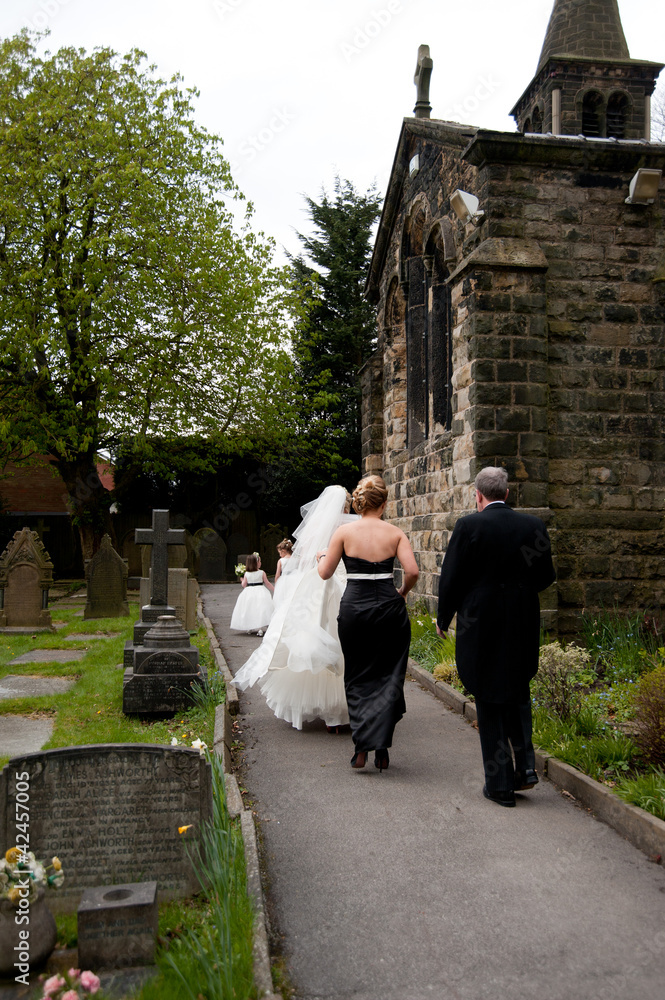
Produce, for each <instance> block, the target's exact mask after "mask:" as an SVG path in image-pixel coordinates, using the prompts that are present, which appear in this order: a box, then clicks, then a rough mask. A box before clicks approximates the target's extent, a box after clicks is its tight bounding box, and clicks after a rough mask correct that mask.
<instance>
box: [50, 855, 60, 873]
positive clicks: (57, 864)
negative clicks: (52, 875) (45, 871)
mask: <svg viewBox="0 0 665 1000" xmlns="http://www.w3.org/2000/svg"><path fill="white" fill-rule="evenodd" d="M51 864H52V865H53V867H54V868H55V870H56V871H57V872H59V871H60V870H61V868H62V861H61V860H60V858H53V860H52V861H51Z"/></svg>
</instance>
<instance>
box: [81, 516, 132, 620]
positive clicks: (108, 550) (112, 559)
mask: <svg viewBox="0 0 665 1000" xmlns="http://www.w3.org/2000/svg"><path fill="white" fill-rule="evenodd" d="M127 572H128V570H127V562H126V560H125V559H122V558H121V557H120V556H119V555H118V553H117V552H116V551H115V549H114V548H113V546H112V544H111V538H110V536H109V535H104V537H103V538H102V541H101V545H100V546H99V549H98V550H97V552H95V554H94V556H93V557H92V559H86V561H85V579H86V584H87V601H86V605H85V609H84V611H83V617H84V618H121V617H125V616H126V615H128V614H129V605H128V604H127Z"/></svg>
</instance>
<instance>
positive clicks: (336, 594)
mask: <svg viewBox="0 0 665 1000" xmlns="http://www.w3.org/2000/svg"><path fill="white" fill-rule="evenodd" d="M346 501H347V493H346V490H345V489H344V487H343V486H327V487H326V488H325V489H324V491H323V493H321V494H320V496H319V497H317V499H316V500H313V501H311V503H308V504H305V505H304V506H303V507H301V513H302V515H303V519H302V521H301V522H300V524H299V525H298V527H297V528H296V529H295V531H294V532H293V535H294V537H295V539H296V543H295V545H294V546H293V555H292V556H291V558H290V559H287V560H286V562H285V563H284V568H283V570H282V577H284V584H285V585H286V591H285V593H284V596H283V597H282V599H281V600H280V604H279V605H278V607H277V608H276V609H275V612H274V614H273V616H272V618H271V620H270V624H269V626H268V629H267V631H266V634H265V637H264V639H263V642H262V643H261V645H260V646H259V647H258V649H256V650H254V652H253V653H252V655H251V656H250V658H249V659H248V660H247V662H246V663H245V664H244V666H242V667H241V669H240V670H239V671H238V673H237V674H236V684H237V685H238V687H239V688H240V689H241V690H245V688H247V687H250V686H251V685H252V684H254V683H255V682H256V681H257V680H261V679H262V678H266V677H267V675H268V672H270V674H271V675H274V674H275V673H280V674H283V673H284V668H286V671H287V672H290V673H291V674H294V673H296V674H303V673H305V674H312V675H316V674H319V673H327V674H329V675H330V677H329V679H328V681H326V683H327V684H329V685H331V690H333V694H334V699H335V700H336V704H337V702H341V703H342V704H343V706H344V708H343V711H344V712H345V711H346V708H345V705H346V702H345V698H344V689H343V685H342V686H341V687H339V685H337V686H336V684H335V683H333V682H332V680H331V679H330V678H332V677H337V678H338V679H339V678H340V677H341V675H342V673H343V670H344V658H343V656H342V650H341V647H340V645H339V639H338V636H337V611H338V609H339V602H340V599H341V596H342V593H343V591H344V586H345V577H346V574H345V571H344V567H343V565H342V564H341V563H340V565H339V566H338V567H337V569H336V571H335V573H334V575H333V577H332V578H331V579H329V580H325V581H324V580H322V579H321V577H320V576H319V573H318V570H317V566H316V553H317V552H319V551H321V550H322V549H325V548H327V547H328V545H329V543H330V539H331V537H332V535H333V533H334V532H335V531H336V530H337V528H338V527H339V526H340V525H341V524H347V523H349V522H350V521H356V520H358V515H357V514H345V513H344V508H345V507H346ZM280 579H281V578H280ZM272 683H273V684H274V683H277V682H275V681H274V679H273V682H272ZM306 683H308V682H306V680H302V679H301V681H300V682H299V685H300V689H301V690H304V688H303V685H305V684H306ZM322 683H323V681H322ZM340 683H341V682H340ZM287 686H288V685H287ZM296 687H297V685H296ZM289 692H290V693H291V688H289ZM289 696H290V694H289ZM268 704H269V705H270V707H271V708H273V711H275V713H276V714H278V715H279V717H280V718H286V717H287V716H288V711H287V713H286V715H285V714H283V712H282V708H283V706H282V708H275V703H274V702H272V701H271V700H270V699H269V701H268ZM337 707H339V706H337ZM310 708H311V706H310ZM312 712H313V714H312ZM312 712H310V716H309V717H312V718H314V717H316V716H317V715H320V714H321V713H320V712H318V711H313V709H312ZM304 717H308V716H307V714H306V715H305V716H304ZM344 721H345V720H344ZM337 722H338V723H339V722H340V719H339V718H338V719H337ZM298 728H299V727H298Z"/></svg>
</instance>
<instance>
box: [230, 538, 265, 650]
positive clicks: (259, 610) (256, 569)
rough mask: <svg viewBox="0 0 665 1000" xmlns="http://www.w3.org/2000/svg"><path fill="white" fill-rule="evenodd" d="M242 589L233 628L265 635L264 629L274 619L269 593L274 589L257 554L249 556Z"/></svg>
mask: <svg viewBox="0 0 665 1000" xmlns="http://www.w3.org/2000/svg"><path fill="white" fill-rule="evenodd" d="M242 588H243V589H242V593H241V594H240V597H239V598H238V600H237V601H236V606H235V608H234V609H233V614H232V615H231V628H234V629H236V630H237V631H239V632H259V634H260V635H263V629H264V628H267V626H268V622H269V621H270V619H271V618H272V613H273V606H272V597H271V596H270V593H269V592H272V591H273V589H274V588H273V585H272V584H271V583H269V581H268V577H267V576H266V575H265V573H264V572H263V570H262V569H261V560H260V559H259V557H258V556H257V555H256V554H252V555H250V556H247V563H246V565H245V575H244V576H243V578H242Z"/></svg>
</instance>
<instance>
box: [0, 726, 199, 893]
mask: <svg viewBox="0 0 665 1000" xmlns="http://www.w3.org/2000/svg"><path fill="white" fill-rule="evenodd" d="M26 785H27V786H28V792H27V793H26V792H25V786H26ZM17 786H18V787H17ZM17 793H19V794H28V795H29V797H30V798H29V804H30V850H31V851H33V852H34V853H35V855H36V857H38V858H49V859H50V858H51V857H53V856H54V855H56V856H57V857H59V858H60V860H61V861H62V866H63V869H64V872H65V882H64V884H63V886H62V888H61V889H59V890H58V892H57V893H54V894H53V896H52V897H51V900H50V903H49V905H50V907H51V909H53V910H55V909H58V910H61V911H65V912H72V911H75V910H76V907H77V905H78V902H79V899H80V896H81V892H82V891H83V890H84V889H88V888H94V887H96V886H99V884H100V882H104V883H106V884H112V883H126V882H140V881H154V882H156V883H157V886H158V888H159V891H160V896H161V897H162V898H168V899H172V898H180V897H183V896H188V895H191V893H192V892H195V891H196V890H197V889H198V888H199V883H198V880H197V878H196V875H195V873H194V871H193V869H192V865H191V862H190V861H189V859H188V858H187V854H186V850H185V844H186V842H187V840H188V839H190V838H191V837H197V836H198V833H199V831H200V828H201V824H202V823H203V822H204V821H205V820H207V819H209V818H210V817H211V814H212V786H211V772H210V765H209V764H208V763H207V761H206V760H205V758H203V757H201V756H200V754H199V753H198V751H197V750H191V749H188V748H184V747H165V746H155V745H153V744H148V743H145V744H144V743H133V744H123V743H115V744H108V745H104V744H102V745H99V746H78V747H66V748H64V749H60V750H43V751H40V752H39V753H31V754H23V753H22V754H20V755H19V756H15V757H13V758H12V759H11V760H10V761H9V764H8V765H7V766H6V767H5V768H4V769H3V771H2V772H1V773H0V845H5V844H15V843H17V833H19V832H20V831H17V829H16V825H15V824H16V815H17V808H16V807H17ZM18 814H19V816H20V815H21V811H20V810H19V811H18ZM190 824H191V829H189V830H187V831H185V833H184V834H183V835H181V834H180V833H178V827H184V826H189V825H190ZM19 842H20V840H19Z"/></svg>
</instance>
